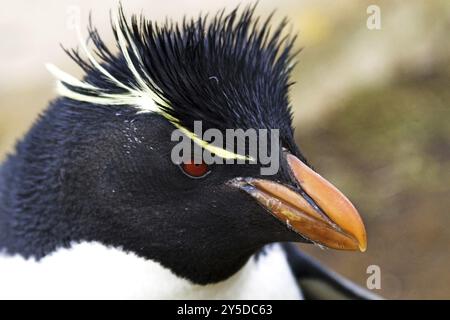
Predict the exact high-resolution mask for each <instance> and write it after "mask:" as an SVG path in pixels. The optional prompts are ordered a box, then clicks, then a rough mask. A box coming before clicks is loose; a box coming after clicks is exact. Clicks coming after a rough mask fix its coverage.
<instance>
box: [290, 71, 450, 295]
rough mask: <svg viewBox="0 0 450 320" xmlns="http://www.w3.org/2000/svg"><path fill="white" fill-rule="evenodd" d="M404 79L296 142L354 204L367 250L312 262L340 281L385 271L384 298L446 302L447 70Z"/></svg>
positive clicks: (449, 238)
mask: <svg viewBox="0 0 450 320" xmlns="http://www.w3.org/2000/svg"><path fill="white" fill-rule="evenodd" d="M447 66H449V64H446V63H445V64H443V65H436V66H434V68H433V69H431V70H427V73H425V74H408V73H406V74H402V73H400V74H399V76H398V77H397V78H396V79H394V80H393V81H392V83H387V84H383V85H381V86H376V87H371V88H366V89H364V90H361V91H358V92H355V93H354V94H353V95H352V96H350V97H349V98H348V99H347V100H345V101H343V102H341V103H340V106H339V107H338V108H337V109H336V111H335V112H332V113H330V114H328V115H327V116H326V117H324V119H322V121H320V122H319V124H318V125H316V126H315V127H314V128H313V129H311V130H309V132H301V133H299V134H298V136H299V137H298V141H299V142H300V143H301V147H303V149H304V150H305V153H306V154H307V155H308V154H310V155H314V156H313V158H312V159H310V160H311V161H312V163H313V164H314V165H315V166H316V168H317V169H318V170H319V172H321V173H322V174H323V175H324V176H327V177H328V178H330V179H331V180H332V181H335V182H336V183H337V184H338V185H339V186H340V188H341V189H343V190H345V191H346V193H347V194H349V195H351V198H352V200H353V201H354V202H355V204H356V205H357V207H358V208H359V209H360V211H361V212H362V214H363V216H364V217H365V220H366V225H367V227H368V230H367V231H368V235H369V249H368V251H367V252H366V253H365V254H360V255H358V254H357V255H351V256H350V255H348V254H339V253H335V252H331V251H328V250H327V251H326V252H324V253H317V251H316V250H310V249H307V250H309V251H311V252H312V253H313V254H315V255H318V256H319V257H320V258H321V259H323V260H324V261H326V262H328V263H329V264H332V265H334V267H335V268H336V269H338V270H339V271H340V272H342V273H344V274H348V275H351V274H354V275H359V277H358V278H359V281H360V282H361V283H364V282H365V277H364V276H363V274H364V270H362V268H361V266H367V265H370V264H376V265H379V266H380V267H381V270H382V290H381V291H380V293H381V294H383V295H384V296H385V297H388V298H414V299H418V298H428V299H432V298H441V299H443V298H448V297H449V292H450V290H449V286H448V284H449V283H450V275H449V274H448V272H446V270H448V267H449V265H450V256H449V252H448V245H449V243H450V232H449V229H448V228H449V226H450V213H449V208H450V188H449V183H450V106H449V101H450V90H449V88H450V72H449V71H450V69H449V68H448V67H447Z"/></svg>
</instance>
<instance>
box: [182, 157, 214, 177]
mask: <svg viewBox="0 0 450 320" xmlns="http://www.w3.org/2000/svg"><path fill="white" fill-rule="evenodd" d="M180 168H181V170H182V171H183V172H184V173H185V174H186V175H188V176H189V177H191V178H196V179H197V178H203V177H205V176H206V175H208V173H210V172H211V170H210V169H209V167H208V165H207V164H206V163H204V162H202V163H194V160H192V161H190V162H184V163H182V164H180Z"/></svg>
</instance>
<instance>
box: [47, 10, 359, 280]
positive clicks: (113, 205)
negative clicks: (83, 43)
mask: <svg viewBox="0 0 450 320" xmlns="http://www.w3.org/2000/svg"><path fill="white" fill-rule="evenodd" d="M253 10H254V9H253V8H250V9H248V10H246V11H244V12H243V13H242V14H241V15H239V14H238V13H237V11H233V12H232V13H231V14H229V15H226V16H224V15H219V16H217V17H216V18H214V19H213V20H212V21H211V22H210V23H209V24H208V23H207V21H206V20H205V19H204V18H200V20H198V21H192V22H189V23H185V24H183V26H182V27H178V26H176V25H175V26H174V25H166V26H164V27H162V28H159V27H158V26H156V25H154V24H152V23H151V22H147V21H145V20H141V21H137V20H136V18H133V20H132V23H131V25H129V24H128V22H127V20H126V19H125V17H124V15H123V12H122V11H121V10H120V11H119V17H118V18H117V20H116V22H115V25H114V27H113V30H114V33H115V38H116V40H117V47H118V48H119V49H120V52H119V54H112V53H111V52H110V51H109V49H107V46H106V45H105V44H104V43H103V41H102V40H101V38H100V36H99V35H98V33H97V32H96V31H95V30H90V36H91V39H92V41H93V43H94V45H95V46H96V50H97V52H98V57H97V58H101V61H100V62H98V61H96V60H95V58H94V57H93V56H92V54H91V53H90V52H89V51H88V50H87V49H86V48H84V49H85V51H86V56H87V60H85V59H83V58H81V56H80V55H79V53H78V52H77V51H72V52H69V54H70V55H71V57H72V58H73V59H74V60H75V61H76V62H77V63H78V64H79V65H80V66H81V67H82V68H83V69H84V71H86V77H85V78H84V79H83V80H82V81H79V80H76V79H74V78H73V77H70V76H68V75H66V74H64V73H63V72H62V71H60V70H56V69H55V68H54V67H51V68H50V69H51V71H53V73H54V74H55V75H56V76H57V77H58V78H59V80H60V81H59V84H58V88H59V92H60V94H61V95H62V96H63V98H62V99H60V100H58V101H57V102H56V103H55V104H56V105H57V106H54V107H53V108H52V109H51V110H50V111H49V115H48V116H49V117H52V116H54V117H55V118H57V119H56V120H55V121H59V122H60V121H61V119H64V123H65V124H66V126H67V127H65V131H66V133H65V134H66V135H67V132H70V137H67V136H66V137H65V138H64V144H65V145H66V147H67V149H70V152H69V153H70V156H71V157H70V159H67V160H66V161H65V162H64V166H63V167H64V168H63V169H62V170H61V173H60V177H59V183H61V185H62V190H61V193H60V194H61V196H60V197H59V200H60V202H61V206H62V212H64V213H65V217H64V220H65V223H66V224H67V225H70V226H71V227H70V228H69V229H70V232H69V234H70V235H68V236H67V238H68V239H69V240H89V241H100V242H102V243H105V244H107V245H112V246H116V247H121V248H123V249H125V250H127V251H131V252H134V253H136V254H138V255H140V256H143V257H145V258H148V259H153V260H156V261H158V262H161V263H162V264H163V265H164V266H167V267H169V268H170V269H171V270H172V271H174V272H175V273H177V274H179V275H181V276H183V277H186V278H189V279H191V280H193V281H195V282H197V283H208V282H209V281H213V280H220V279H224V278H225V277H226V276H228V275H230V274H233V272H234V271H236V270H237V269H238V268H239V267H241V266H242V264H243V263H245V261H246V260H247V259H248V257H249V256H250V255H251V254H253V253H254V252H255V251H257V250H258V249H259V248H261V247H262V246H263V245H264V244H267V243H270V242H274V241H300V242H314V243H318V244H321V245H325V246H328V247H332V248H337V249H349V250H355V249H358V248H359V249H361V250H365V246H366V236H365V230H364V226H363V224H362V222H361V219H360V217H359V215H358V213H357V211H356V209H355V208H354V207H353V206H352V205H351V203H350V202H349V201H348V200H347V198H345V197H344V196H343V195H342V194H341V193H340V192H339V191H338V190H337V189H336V188H334V187H333V186H332V185H331V184H330V183H329V182H327V181H326V180H325V179H323V178H322V177H320V176H319V175H318V174H317V173H315V172H314V171H313V170H312V169H311V168H310V167H309V166H308V165H307V162H306V160H305V158H304V157H303V155H302V154H301V152H300V151H299V149H298V148H297V146H296V144H295V142H294V139H293V128H292V115H291V111H290V105H289V100H288V88H289V86H290V81H289V74H290V71H291V69H292V65H293V64H292V58H293V56H294V55H292V54H291V53H290V52H291V49H292V46H293V39H289V38H283V37H282V36H281V34H282V30H283V27H284V25H285V24H284V23H283V24H282V25H281V26H280V27H279V28H278V29H276V31H275V32H274V33H273V34H272V35H271V33H270V32H269V27H268V25H269V20H267V21H266V22H265V23H264V24H263V25H262V26H261V28H260V29H258V24H257V22H256V21H257V19H255V18H254V17H253V14H254V12H253ZM180 29H181V31H180ZM194 121H202V123H203V126H204V129H209V128H214V129H217V130H219V131H221V132H225V131H226V130H227V129H242V130H246V129H269V130H271V129H277V130H279V134H280V144H279V150H272V152H276V153H277V154H279V163H280V167H279V170H278V171H277V172H276V173H275V174H273V175H270V176H262V175H261V167H262V165H260V164H258V162H257V163H256V164H250V163H247V164H222V165H219V164H212V165H205V164H199V165H198V166H195V165H193V164H192V163H190V162H189V161H186V162H184V163H180V164H177V163H174V161H172V159H171V153H172V150H173V148H174V147H175V145H176V142H174V141H172V140H171V135H172V133H173V131H174V130H175V129H177V128H183V129H184V130H185V132H192V131H193V123H194ZM60 126H61V127H64V125H61V124H60ZM62 131H63V130H62ZM194 142H195V141H194ZM74 230H76V231H74Z"/></svg>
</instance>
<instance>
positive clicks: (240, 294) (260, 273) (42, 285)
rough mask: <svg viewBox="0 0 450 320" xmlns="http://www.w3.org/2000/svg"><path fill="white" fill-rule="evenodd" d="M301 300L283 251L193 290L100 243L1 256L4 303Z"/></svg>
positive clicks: (0, 286) (156, 266)
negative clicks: (38, 256)
mask: <svg viewBox="0 0 450 320" xmlns="http://www.w3.org/2000/svg"><path fill="white" fill-rule="evenodd" d="M5 298H6V299H12V298H24V299H30V298H31V299H34V298H41V299H52V298H57V299H301V292H300V291H299V289H298V286H297V283H296V281H295V280H294V278H293V276H292V273H291V271H290V269H289V266H288V264H287V261H286V259H285V255H284V253H283V251H282V250H281V248H280V247H279V246H273V247H272V248H271V249H269V251H268V252H267V254H265V255H261V256H260V257H259V259H258V260H257V261H256V259H255V258H251V259H250V261H249V262H248V263H247V264H246V265H245V267H244V268H242V269H241V270H240V271H239V272H238V273H236V274H235V275H233V276H232V277H230V278H229V279H227V280H225V281H222V282H220V283H217V284H213V285H206V286H201V285H195V284H193V283H191V282H190V281H188V280H185V279H182V278H179V277H177V276H175V275H174V274H173V273H172V272H170V270H168V269H166V268H164V267H162V266H161V265H160V264H159V263H156V262H153V261H148V260H145V259H143V258H139V257H137V256H136V255H134V254H132V253H126V252H124V251H122V250H120V249H114V248H110V247H106V246H103V245H101V244H99V243H80V244H76V245H74V246H73V247H72V248H71V249H60V250H58V251H56V252H55V253H53V254H52V255H49V256H47V257H45V258H44V259H42V260H40V261H39V262H36V261H34V260H31V259H30V260H25V259H23V258H21V257H19V256H13V257H11V256H4V255H3V256H2V255H0V299H5Z"/></svg>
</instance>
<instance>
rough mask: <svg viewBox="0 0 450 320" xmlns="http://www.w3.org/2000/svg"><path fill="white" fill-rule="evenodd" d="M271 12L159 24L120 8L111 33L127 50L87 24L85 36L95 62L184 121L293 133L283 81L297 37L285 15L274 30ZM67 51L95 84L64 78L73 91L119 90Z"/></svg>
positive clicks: (286, 83)
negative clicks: (107, 41) (84, 85)
mask: <svg viewBox="0 0 450 320" xmlns="http://www.w3.org/2000/svg"><path fill="white" fill-rule="evenodd" d="M271 18H272V15H270V16H269V18H267V19H266V20H265V21H261V20H260V18H259V17H255V6H252V7H248V8H246V9H245V10H242V12H241V10H239V9H238V8H237V9H235V10H233V11H231V12H230V13H228V14H226V13H225V12H224V11H221V12H219V13H218V14H217V15H216V16H215V17H213V18H212V19H209V18H208V17H207V16H200V17H199V18H198V19H192V20H186V19H184V21H183V23H181V24H176V23H173V22H166V23H165V24H164V25H163V26H160V25H158V24H157V23H154V22H151V21H147V20H146V19H145V18H144V17H142V16H140V17H137V16H133V17H132V19H131V22H128V21H127V19H126V18H125V15H124V13H123V10H122V8H119V14H118V20H117V23H116V25H115V26H114V25H113V32H114V35H115V39H116V42H117V46H118V47H119V49H120V41H121V37H122V40H123V41H124V42H125V43H126V45H125V51H124V50H122V51H121V52H119V53H118V54H115V53H113V52H112V51H110V49H108V48H107V46H106V44H105V43H104V41H103V40H102V39H101V37H100V36H99V33H98V32H97V30H96V29H95V28H93V27H92V25H91V26H90V28H89V34H90V38H91V39H92V41H93V43H94V45H95V53H96V55H97V56H98V58H99V59H100V64H101V66H103V67H104V68H105V69H106V70H107V71H108V72H109V73H110V74H111V75H113V76H114V77H115V78H116V79H117V80H118V81H120V82H121V83H124V84H126V85H127V86H129V87H132V88H138V87H139V86H140V85H141V84H142V81H141V83H139V81H138V79H137V78H139V77H140V78H141V79H143V81H145V85H146V86H148V88H150V89H151V91H153V92H154V93H156V96H157V97H158V98H159V99H158V101H156V103H157V104H158V107H159V108H160V109H161V110H163V111H164V112H166V113H167V114H169V115H170V116H171V117H173V118H175V119H177V120H178V121H179V122H180V123H181V124H182V125H183V126H185V127H187V128H191V127H192V123H193V121H194V120H202V121H203V127H204V128H212V127H213V128H218V129H225V128H242V129H247V128H277V129H280V130H281V135H283V132H284V133H285V134H288V135H291V134H292V128H291V112H290V108H289V102H288V87H289V85H290V82H289V81H290V80H289V76H290V71H291V69H292V67H293V61H292V60H293V57H294V56H295V54H293V53H292V48H293V43H294V40H295V37H289V36H285V37H283V33H284V29H285V27H286V24H287V22H286V20H283V21H282V22H281V23H280V24H279V25H278V27H277V28H276V29H275V30H273V31H272V30H271V28H270V22H271ZM122 45H123V44H122ZM124 52H125V54H124ZM69 54H70V56H71V57H72V58H73V59H74V60H75V61H76V62H77V63H78V64H79V65H80V66H81V68H82V69H83V70H84V71H85V72H86V74H87V75H86V78H85V82H86V83H88V84H92V85H94V86H95V87H96V88H99V89H100V90H89V89H86V88H76V87H71V86H70V84H65V85H66V86H68V87H70V88H71V90H73V91H76V92H80V93H82V94H88V95H92V96H95V95H98V94H99V93H102V94H120V93H125V91H126V90H124V88H123V87H121V86H118V85H117V84H116V83H114V82H112V81H111V79H109V78H108V77H106V76H105V75H104V74H103V73H101V72H99V70H98V68H97V67H96V66H95V65H93V64H92V62H91V61H89V60H87V59H83V58H82V57H81V55H80V54H79V53H78V52H77V51H75V50H72V51H69ZM126 55H128V56H129V59H128V60H129V61H127V57H126ZM130 61H131V62H132V64H133V65H134V67H135V69H136V72H137V73H138V75H139V77H136V73H133V70H132V68H130V65H129V64H130Z"/></svg>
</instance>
